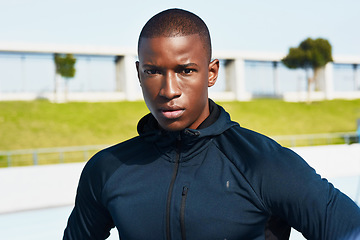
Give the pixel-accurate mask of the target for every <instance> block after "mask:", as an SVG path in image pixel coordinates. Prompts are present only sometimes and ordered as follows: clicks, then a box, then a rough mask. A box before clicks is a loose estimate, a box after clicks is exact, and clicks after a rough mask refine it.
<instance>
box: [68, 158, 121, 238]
mask: <svg viewBox="0 0 360 240" xmlns="http://www.w3.org/2000/svg"><path fill="white" fill-rule="evenodd" d="M93 161H95V160H94V159H92V160H90V161H89V163H88V164H87V165H86V166H85V168H84V170H83V172H82V174H81V177H80V181H79V185H78V189H77V194H76V199H75V207H74V209H73V211H72V213H71V215H70V217H69V219H68V223H67V227H66V229H65V232H64V238H63V239H64V240H65V239H66V240H71V239H74V240H75V239H76V240H77V239H84V240H85V239H106V238H107V237H108V236H109V234H110V229H111V228H112V227H114V224H113V221H112V218H111V216H110V213H109V212H108V210H107V209H106V207H105V206H104V205H103V203H102V199H101V193H102V187H103V184H104V182H103V179H102V178H101V173H99V171H101V169H99V168H98V167H97V166H96V164H94V163H93Z"/></svg>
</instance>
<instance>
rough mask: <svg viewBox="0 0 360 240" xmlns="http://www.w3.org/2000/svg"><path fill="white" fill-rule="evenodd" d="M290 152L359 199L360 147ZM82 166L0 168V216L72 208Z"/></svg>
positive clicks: (316, 148) (323, 147) (325, 147)
mask: <svg viewBox="0 0 360 240" xmlns="http://www.w3.org/2000/svg"><path fill="white" fill-rule="evenodd" d="M293 150H295V151H296V152H297V153H298V154H299V155H301V156H302V157H304V158H305V159H306V161H307V162H308V163H309V164H310V165H311V166H312V167H314V168H315V169H316V170H317V172H318V173H320V174H321V175H322V177H326V178H328V179H329V180H330V181H332V182H333V183H334V184H335V186H337V184H338V185H339V186H337V187H339V188H340V189H341V190H342V191H344V192H345V193H346V194H348V195H349V197H351V198H353V199H354V200H356V199H355V198H356V197H360V196H358V194H359V193H360V192H359V191H360V144H353V145H332V146H318V147H297V148H293ZM84 164H85V163H71V164H58V165H46V166H30V167H12V168H2V169H0V193H1V197H0V213H6V212H14V211H21V210H30V209H36V208H46V207H55V206H61V205H72V204H73V203H74V199H75V194H76V188H77V184H78V181H79V177H80V173H81V170H82V168H83V167H84ZM358 200H360V199H358Z"/></svg>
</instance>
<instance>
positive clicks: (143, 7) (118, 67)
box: [0, 0, 360, 240]
mask: <svg viewBox="0 0 360 240" xmlns="http://www.w3.org/2000/svg"><path fill="white" fill-rule="evenodd" d="M173 7H177V8H183V9H186V10H189V11H192V12H194V13H195V14H197V15H198V16H200V17H201V18H202V19H203V20H204V21H205V22H206V24H207V26H208V28H209V30H210V33H211V37H212V44H213V51H214V54H213V57H216V58H219V59H220V63H221V70H220V77H219V80H218V82H217V84H216V85H215V86H214V87H213V88H211V89H210V96H211V97H212V98H214V99H215V100H216V101H217V102H220V104H221V105H224V106H225V108H226V109H228V110H229V111H230V113H231V115H232V118H233V119H234V120H236V121H238V122H240V123H241V124H242V125H243V126H245V127H248V128H250V129H253V130H256V131H259V132H261V133H264V134H266V135H270V136H271V137H273V138H274V139H276V140H278V141H279V142H280V143H281V144H283V145H284V146H287V147H291V148H292V149H294V150H295V151H296V152H298V153H299V154H300V155H301V156H303V157H304V158H305V159H306V160H307V161H308V162H309V164H310V165H312V166H314V167H315V168H316V169H317V170H318V172H319V173H321V174H322V176H324V177H326V178H328V179H329V180H331V181H332V182H333V183H334V184H335V186H337V187H338V188H340V190H342V191H344V192H345V193H346V194H348V196H349V197H351V198H352V199H353V200H354V201H356V202H357V203H358V204H359V201H360V157H359V156H360V147H359V144H358V141H359V138H358V136H359V131H360V130H359V129H360V128H359V125H360V122H359V120H358V119H360V69H359V68H360V67H359V65H360V45H359V42H360V32H359V31H357V29H358V26H359V23H360V15H359V14H358V9H360V2H359V1H356V0H344V1H341V2H340V1H332V0H328V1H325V0H318V1H310V0H304V1H301V2H299V1H285V0H274V1H265V0H263V1H261V0H257V1H235V0H232V1H226V0H225V1H221V2H219V1H211V0H209V1H202V0H199V1H188V0H181V1H180V0H168V1H165V0H154V1H123V0H117V1H116V0H104V1H101V2H100V1H93V0H87V1H83V0H72V1H70V0H63V1H54V0H47V1H45V0H33V1H26V0H12V1H4V0H0V136H1V139H0V191H1V192H2V197H1V198H0V206H1V207H0V236H2V237H1V238H4V239H14V240H15V239H24V238H26V239H37V240H39V239H60V238H61V236H62V231H63V229H64V227H65V225H66V220H67V217H68V215H69V213H70V211H71V209H72V206H73V201H74V197H75V191H76V185H77V181H78V177H79V175H80V172H81V169H82V167H83V165H84V162H86V161H87V160H88V159H89V157H91V156H92V155H93V154H94V153H95V152H96V151H98V150H99V149H102V148H104V147H107V146H109V145H112V144H115V143H117V142H120V141H123V140H125V139H128V138H130V137H132V136H135V135H136V123H137V121H138V120H139V118H141V116H143V115H144V114H146V113H147V112H148V111H147V109H146V106H145V104H144V103H143V101H142V100H141V91H140V88H139V86H138V84H137V79H136V73H135V65H134V61H135V60H136V58H137V56H136V47H137V39H138V36H139V33H140V31H141V28H142V26H143V25H144V24H145V22H146V21H147V20H148V19H149V18H150V17H152V16H153V15H154V14H156V13H158V12H160V11H162V10H165V9H167V8H173ZM307 38H313V39H316V38H323V39H326V40H328V41H329V43H330V44H331V46H332V56H333V60H334V61H333V62H331V63H328V64H327V65H326V66H325V67H323V69H322V73H321V74H320V76H319V77H318V79H319V82H320V85H319V86H315V85H312V87H311V91H312V95H311V98H312V99H311V100H312V101H311V104H307V103H306V100H307V74H306V71H304V70H303V69H289V68H287V67H286V66H285V65H284V64H283V63H282V62H281V59H282V58H283V57H285V56H286V55H287V54H288V52H289V48H291V47H298V46H299V44H300V42H302V41H303V40H305V39H307ZM55 53H58V54H67V53H69V54H72V57H73V58H74V59H76V62H75V64H74V68H75V70H76V71H75V74H74V76H72V77H62V76H60V75H59V74H56V65H55V64H54V54H55ZM308 73H309V74H310V75H312V74H313V73H314V72H313V70H312V69H310V70H309V72H308ZM34 219H36V221H35V220H34ZM111 239H117V238H116V233H113V234H112V235H111ZM292 239H293V240H295V239H303V238H302V237H301V234H298V233H296V232H294V233H293V234H292Z"/></svg>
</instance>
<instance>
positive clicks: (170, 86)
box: [159, 73, 181, 99]
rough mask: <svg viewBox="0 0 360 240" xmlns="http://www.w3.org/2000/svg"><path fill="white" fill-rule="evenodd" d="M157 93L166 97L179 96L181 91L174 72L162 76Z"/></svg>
mask: <svg viewBox="0 0 360 240" xmlns="http://www.w3.org/2000/svg"><path fill="white" fill-rule="evenodd" d="M159 95H160V96H162V97H164V98H167V99H173V98H177V97H180V95H181V91H180V88H179V83H178V79H177V78H176V74H175V73H167V74H166V75H165V76H164V79H163V83H162V86H161V89H160V93H159Z"/></svg>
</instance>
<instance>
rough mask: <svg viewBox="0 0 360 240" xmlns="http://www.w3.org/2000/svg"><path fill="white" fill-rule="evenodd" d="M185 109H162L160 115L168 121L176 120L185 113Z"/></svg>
mask: <svg viewBox="0 0 360 240" xmlns="http://www.w3.org/2000/svg"><path fill="white" fill-rule="evenodd" d="M184 111H185V109H181V108H164V109H160V113H161V115H162V116H163V117H164V118H167V119H176V118H179V117H180V116H181V115H182V114H183V113H184Z"/></svg>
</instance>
